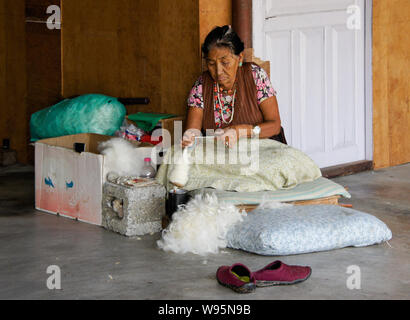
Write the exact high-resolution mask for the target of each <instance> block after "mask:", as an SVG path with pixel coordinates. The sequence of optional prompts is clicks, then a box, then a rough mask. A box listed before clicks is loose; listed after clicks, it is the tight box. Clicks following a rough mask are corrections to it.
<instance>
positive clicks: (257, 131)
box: [252, 126, 261, 138]
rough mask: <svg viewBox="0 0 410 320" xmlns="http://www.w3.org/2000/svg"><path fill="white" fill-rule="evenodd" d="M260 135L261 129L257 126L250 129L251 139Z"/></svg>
mask: <svg viewBox="0 0 410 320" xmlns="http://www.w3.org/2000/svg"><path fill="white" fill-rule="evenodd" d="M260 133H261V127H259V126H254V127H253V129H252V138H254V137H255V136H258V135H259V134H260Z"/></svg>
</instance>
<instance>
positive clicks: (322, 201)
mask: <svg viewBox="0 0 410 320" xmlns="http://www.w3.org/2000/svg"><path fill="white" fill-rule="evenodd" d="M339 198H340V196H338V195H336V196H331V197H325V198H318V199H312V200H300V201H291V202H285V203H289V204H293V205H295V206H304V205H314V204H333V205H338V204H339ZM258 205H259V204H243V205H237V206H236V207H237V208H239V209H240V210H245V211H246V212H249V211H252V210H254V209H256V207H257V206H258Z"/></svg>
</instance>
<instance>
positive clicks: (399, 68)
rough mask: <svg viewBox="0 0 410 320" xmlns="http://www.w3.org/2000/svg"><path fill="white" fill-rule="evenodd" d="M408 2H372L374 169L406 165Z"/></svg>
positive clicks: (409, 134)
mask: <svg viewBox="0 0 410 320" xmlns="http://www.w3.org/2000/svg"><path fill="white" fill-rule="evenodd" d="M408 12H410V1H408V0H379V1H373V144H374V150H373V159H374V167H375V169H380V168H384V167H389V166H394V165H398V164H402V163H407V162H410V105H409V101H410V90H409V83H410V73H409V72H408V70H410V51H409V42H410V20H409V18H408Z"/></svg>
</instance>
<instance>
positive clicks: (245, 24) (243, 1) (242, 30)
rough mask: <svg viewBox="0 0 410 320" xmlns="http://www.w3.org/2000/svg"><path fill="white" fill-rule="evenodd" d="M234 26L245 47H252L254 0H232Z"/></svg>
mask: <svg viewBox="0 0 410 320" xmlns="http://www.w3.org/2000/svg"><path fill="white" fill-rule="evenodd" d="M232 27H233V29H234V30H235V31H236V33H237V34H238V35H239V37H240V38H241V39H242V41H243V42H244V44H245V48H252V0H232Z"/></svg>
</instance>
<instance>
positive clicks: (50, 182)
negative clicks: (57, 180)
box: [44, 177, 55, 188]
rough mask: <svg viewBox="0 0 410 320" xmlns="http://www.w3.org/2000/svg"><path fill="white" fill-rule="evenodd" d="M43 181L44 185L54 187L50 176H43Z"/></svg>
mask: <svg viewBox="0 0 410 320" xmlns="http://www.w3.org/2000/svg"><path fill="white" fill-rule="evenodd" d="M44 183H45V184H46V186H49V187H52V188H55V187H54V184H53V180H51V178H50V177H47V178H44Z"/></svg>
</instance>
